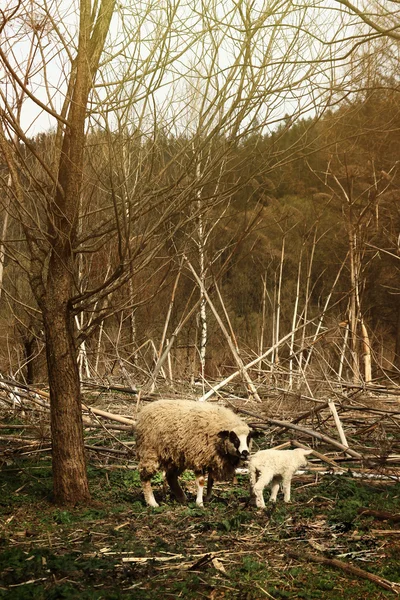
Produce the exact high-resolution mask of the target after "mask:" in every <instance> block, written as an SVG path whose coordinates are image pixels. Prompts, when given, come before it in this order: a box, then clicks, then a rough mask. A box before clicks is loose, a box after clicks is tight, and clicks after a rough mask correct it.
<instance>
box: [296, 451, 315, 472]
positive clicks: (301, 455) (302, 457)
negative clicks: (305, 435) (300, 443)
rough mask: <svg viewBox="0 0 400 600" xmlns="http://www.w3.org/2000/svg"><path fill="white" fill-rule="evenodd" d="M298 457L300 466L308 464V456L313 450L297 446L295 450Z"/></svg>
mask: <svg viewBox="0 0 400 600" xmlns="http://www.w3.org/2000/svg"><path fill="white" fill-rule="evenodd" d="M295 452H296V454H297V458H298V465H299V466H298V468H300V467H306V466H307V456H308V455H309V454H312V452H313V451H312V450H306V449H305V448H296V450H295Z"/></svg>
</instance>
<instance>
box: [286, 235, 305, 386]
mask: <svg viewBox="0 0 400 600" xmlns="http://www.w3.org/2000/svg"><path fill="white" fill-rule="evenodd" d="M302 256H303V246H302V247H301V251H300V257H299V268H298V271H297V284H296V298H295V302H294V308H293V319H292V335H291V338H290V344H289V348H290V350H289V352H290V359H289V390H291V389H292V388H293V355H294V342H295V333H294V332H295V328H296V324H297V312H298V309H299V297H300V279H301V263H302ZM306 298H307V296H306ZM306 302H307V300H306ZM304 330H305V329H304ZM303 347H304V346H301V348H303ZM301 356H302V353H300V358H299V368H300V369H301Z"/></svg>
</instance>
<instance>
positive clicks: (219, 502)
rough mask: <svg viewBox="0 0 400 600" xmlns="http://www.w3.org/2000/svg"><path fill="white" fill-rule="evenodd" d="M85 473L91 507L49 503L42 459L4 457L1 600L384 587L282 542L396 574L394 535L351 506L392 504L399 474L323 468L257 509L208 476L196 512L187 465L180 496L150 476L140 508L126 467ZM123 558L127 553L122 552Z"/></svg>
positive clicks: (343, 598)
mask: <svg viewBox="0 0 400 600" xmlns="http://www.w3.org/2000/svg"><path fill="white" fill-rule="evenodd" d="M89 478H90V486H91V491H92V497H93V502H92V503H91V505H89V506H81V507H76V508H60V507H56V506H54V505H53V504H52V503H51V466H50V464H49V463H48V462H47V461H43V462H40V463H33V462H26V461H24V462H23V463H22V462H21V463H20V464H17V465H13V466H12V467H3V469H2V476H1V483H0V523H1V529H0V536H1V551H0V581H1V582H2V583H1V584H0V599H3V598H4V599H6V598H7V600H24V599H25V598H26V599H35V600H36V599H39V600H41V599H44V600H48V599H52V598H54V599H56V598H57V599H58V598H65V599H67V600H72V599H75V598H79V600H100V599H102V598H106V599H114V598H115V599H120V598H123V599H125V598H135V600H154V599H156V598H159V597H160V596H162V597H163V598H166V599H168V598H171V599H172V598H187V599H197V598H199V599H202V598H211V599H213V600H222V598H224V600H226V599H236V598H237V599H238V600H239V599H240V600H261V599H262V598H268V597H269V596H272V598H275V599H278V598H293V599H294V598H310V599H313V598H321V599H324V600H359V599H360V600H361V599H362V600H365V598H386V597H388V598H389V597H393V594H392V593H391V592H389V591H386V590H384V589H382V588H379V587H377V586H376V585H375V584H373V583H371V582H368V581H365V580H362V579H358V578H355V577H351V576H349V575H347V574H345V573H344V572H341V571H338V570H334V569H331V568H327V567H323V566H321V565H316V564H308V563H307V562H305V561H304V560H299V561H297V560H293V559H290V558H288V556H287V551H288V549H291V548H294V549H296V550H297V552H299V554H300V556H301V555H302V551H303V550H304V551H307V552H314V553H318V552H324V553H325V554H327V555H328V556H333V557H334V556H340V555H347V556H345V557H344V558H342V559H341V560H345V561H348V562H350V563H352V564H355V565H357V566H359V567H361V568H362V569H365V570H368V571H370V572H373V573H375V574H377V575H380V576H381V577H384V578H386V579H388V580H390V581H394V582H400V566H399V565H400V544H399V541H400V540H399V539H398V537H396V536H387V538H385V537H384V536H383V537H382V536H377V535H375V534H372V533H371V532H373V530H377V529H390V528H391V527H392V525H391V524H390V523H387V522H383V523H382V522H379V521H374V520H373V519H372V518H371V517H366V516H364V515H360V514H359V512H358V509H359V508H360V507H361V506H368V507H369V508H374V509H377V510H386V511H389V512H398V510H399V508H398V507H399V496H400V486H399V484H390V485H389V484H386V483H384V482H382V483H378V484H371V483H370V482H368V481H362V480H359V479H357V480H355V479H353V478H352V477H349V476H341V477H331V476H325V477H323V478H321V479H320V481H319V482H318V485H316V486H314V485H313V486H305V487H302V486H301V485H300V484H299V482H296V481H295V482H294V483H293V499H294V502H293V504H290V505H285V504H284V503H283V502H282V500H281V499H280V500H279V502H278V503H277V504H276V505H275V506H274V505H269V506H268V507H267V510H265V511H258V510H257V509H255V508H253V507H250V506H249V505H248V490H247V478H246V477H245V476H242V477H239V484H237V485H231V484H226V485H217V486H216V492H215V495H214V497H213V500H212V502H211V503H210V504H209V505H208V506H206V507H205V509H204V510H202V509H199V508H198V507H197V506H196V505H195V503H194V499H195V496H194V491H195V490H194V482H193V475H192V474H188V475H187V476H185V478H184V482H183V484H184V485H185V486H186V487H187V488H188V497H189V504H188V505H187V506H181V505H179V504H177V503H175V502H173V501H172V500H171V499H170V498H169V495H167V497H166V498H164V496H163V492H162V483H161V478H160V477H158V478H156V480H155V483H154V488H155V493H156V496H157V497H158V498H159V499H161V500H164V501H165V502H164V503H163V504H162V505H161V506H160V507H159V508H158V509H150V508H148V507H147V506H145V504H144V501H143V496H142V493H141V489H140V482H139V478H138V475H137V472H136V471H132V470H128V469H126V470H123V469H118V470H105V469H102V468H99V467H93V466H91V467H90V468H89ZM310 540H311V541H313V543H317V544H318V548H320V550H317V549H316V548H315V547H312V546H311V545H310ZM127 556H128V557H134V558H136V559H138V560H137V561H136V562H123V560H122V559H123V558H124V557H127ZM143 558H144V559H147V560H146V561H144V562H140V559H143ZM160 559H168V560H164V561H162V560H160Z"/></svg>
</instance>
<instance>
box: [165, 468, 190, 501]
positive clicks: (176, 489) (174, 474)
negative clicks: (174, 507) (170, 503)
mask: <svg viewBox="0 0 400 600" xmlns="http://www.w3.org/2000/svg"><path fill="white" fill-rule="evenodd" d="M179 474H180V473H179V471H178V469H168V470H167V472H166V477H167V481H168V484H169V487H170V488H171V492H172V493H173V495H174V496H175V499H176V501H177V502H180V503H181V504H185V502H186V501H187V498H186V494H185V492H184V491H183V489H182V488H181V486H180V485H179V481H178V475H179Z"/></svg>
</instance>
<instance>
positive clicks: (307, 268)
mask: <svg viewBox="0 0 400 600" xmlns="http://www.w3.org/2000/svg"><path fill="white" fill-rule="evenodd" d="M384 84H385V85H386V89H384ZM397 94H398V92H397V89H396V86H395V83H394V82H393V84H392V89H391V88H390V86H388V82H382V85H378V84H377V85H376V86H375V88H373V89H368V91H366V92H359V93H358V94H355V95H354V96H353V97H352V98H348V99H347V101H345V102H342V103H341V105H340V106H339V107H338V108H336V109H335V110H332V111H329V112H327V113H326V114H325V115H324V116H323V117H322V118H318V119H317V118H315V119H312V118H309V119H302V120H300V121H297V122H296V123H294V124H291V121H290V118H289V117H288V118H287V120H286V122H285V123H284V124H282V125H280V126H279V127H278V128H277V129H276V130H275V131H274V132H273V133H269V134H266V133H263V132H262V131H260V130H259V129H256V130H255V131H254V133H251V130H250V133H247V134H246V135H243V136H239V137H238V140H237V141H235V140H234V141H232V140H228V139H226V138H224V137H223V136H220V137H219V138H217V139H214V140H213V141H212V143H211V144H209V145H208V146H206V144H207V140H206V139H204V140H202V139H201V138H199V137H190V136H186V137H185V136H183V135H173V134H171V133H170V132H165V131H163V130H162V129H160V131H159V132H157V136H156V139H155V140H154V139H149V137H148V136H146V135H145V134H144V133H143V132H141V131H131V132H129V133H127V134H123V133H122V132H116V133H113V134H110V133H107V132H102V131H101V130H100V129H99V130H98V131H94V132H92V133H91V134H90V135H89V136H88V138H87V143H86V149H85V157H86V158H85V171H84V175H83V180H84V188H83V195H82V199H81V208H82V213H81V216H80V217H79V233H78V240H77V243H76V247H77V248H78V250H79V256H78V257H77V260H79V281H76V282H75V283H76V295H77V300H76V307H75V308H76V313H77V316H76V327H77V331H78V334H79V342H80V344H81V345H80V355H79V361H80V369H81V378H82V379H90V378H92V377H95V378H97V379H98V378H104V379H108V378H112V379H118V378H121V379H122V380H123V381H125V383H126V382H127V380H128V382H130V383H132V384H134V385H141V384H144V383H145V382H149V381H151V375H152V373H154V368H155V365H156V363H157V360H158V358H159V357H160V356H162V353H163V350H164V349H165V348H166V347H167V346H168V343H169V342H171V341H172V342H173V345H171V350H170V352H169V353H166V354H165V355H164V359H165V362H163V364H162V365H160V364H159V365H158V367H160V370H159V376H161V377H163V378H172V379H185V380H192V381H193V380H194V379H195V378H197V377H202V376H204V377H205V378H207V379H208V378H221V377H224V376H226V375H227V374H229V373H230V372H231V371H232V369H233V370H235V369H236V368H237V363H236V362H235V358H234V356H233V354H232V346H233V347H234V348H235V349H236V351H238V352H239V354H241V356H242V357H243V360H244V361H245V362H246V361H247V359H248V360H249V361H250V360H251V359H253V358H254V357H256V356H261V355H262V354H263V352H265V351H266V350H268V348H270V347H274V349H273V351H271V353H270V354H269V355H268V356H267V357H266V359H265V361H264V363H263V369H265V370H269V371H270V372H271V374H275V375H279V377H282V378H283V379H284V380H285V383H289V384H290V385H291V386H292V385H294V383H295V382H298V381H299V379H298V376H299V375H300V376H301V377H303V376H304V375H305V376H306V377H310V381H313V380H316V381H318V380H321V379H325V378H333V379H335V380H338V381H340V380H341V381H344V382H346V381H347V382H350V381H352V382H354V381H355V382H358V383H360V382H369V381H372V380H373V381H375V382H376V381H379V382H381V383H382V382H388V380H391V379H397V377H398V369H399V367H400V303H399V284H398V282H399V267H400V262H399V238H398V232H399V230H400V210H399V206H400V204H399V200H400V190H399V181H400V180H399V175H398V169H397V157H398V156H399V149H400V133H399V131H400V114H399V112H400V111H399V105H398V101H397ZM202 142H204V145H205V147H207V152H203V153H202V154H200V155H199V154H197V155H196V153H195V152H194V150H193V148H194V146H195V145H199V144H200V143H202ZM54 152H55V134H53V133H49V134H40V135H38V136H37V137H36V138H34V139H32V140H29V142H28V143H27V144H24V145H22V146H20V160H21V162H22V161H23V162H24V165H25V167H26V168H27V169H28V170H29V172H30V173H31V175H32V179H31V181H30V182H28V181H25V183H26V189H24V190H23V195H24V199H25V200H24V202H25V208H24V210H25V211H26V213H25V218H26V220H27V221H30V220H32V221H35V224H36V226H38V227H39V229H40V228H41V227H42V228H43V231H44V224H45V222H46V219H48V218H49V215H48V214H46V210H45V208H44V207H45V203H44V201H43V198H44V197H45V196H46V193H47V188H48V186H50V184H51V182H50V179H49V174H48V173H46V170H45V169H44V167H43V164H40V161H39V159H38V156H41V157H46V159H48V163H49V164H50V163H51V160H52V156H53V154H54ZM196 156H197V157H198V156H200V157H201V159H200V160H198V158H197V159H195V157H196ZM202 157H204V158H202ZM8 176H9V171H8V168H7V166H6V164H5V162H3V164H2V166H1V185H2V187H3V190H6V188H7V185H8V183H7V182H8ZM22 181H24V180H22ZM23 185H24V184H23ZM128 199H129V203H128ZM2 202H3V209H5V210H3V239H4V240H5V242H6V245H5V254H6V259H5V269H4V279H3V293H2V296H1V305H0V336H1V339H2V344H1V363H0V370H1V372H3V373H8V374H11V375H12V376H13V377H15V378H17V379H19V380H21V381H23V380H25V381H26V382H28V383H33V382H35V381H45V379H46V367H45V351H44V338H43V325H42V322H41V314H40V311H39V309H38V305H37V303H36V302H35V300H34V298H33V295H32V292H31V291H30V288H29V285H28V280H27V275H28V273H29V269H30V263H29V260H28V258H27V254H26V248H27V244H28V245H29V243H30V241H29V240H28V241H27V240H26V230H25V229H24V227H23V226H22V224H21V214H20V213H19V214H17V212H16V211H15V210H14V209H13V206H12V203H11V204H10V200H9V197H8V196H7V195H3V197H2ZM7 203H8V204H7ZM6 214H7V221H5V219H4V215H6ZM41 224H42V225H41ZM25 225H26V223H25ZM121 232H123V235H122V233H121ZM125 234H126V236H127V238H128V239H129V240H130V246H129V247H128V246H127V245H126V244H125V245H124V242H123V240H124V239H126V238H125V237H124V236H125ZM123 262H125V263H126V262H129V263H130V268H129V269H128V271H127V273H126V274H125V275H124V276H123V277H122V278H119V279H118V272H119V269H120V264H121V263H123ZM45 269H46V263H45V259H44V262H43V270H45ZM78 296H79V298H78ZM78 309H79V311H80V310H81V309H83V312H81V313H80V314H78ZM282 339H284V341H283V342H282V343H278V342H279V340H282ZM157 371H158V368H157ZM310 385H311V384H310Z"/></svg>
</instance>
